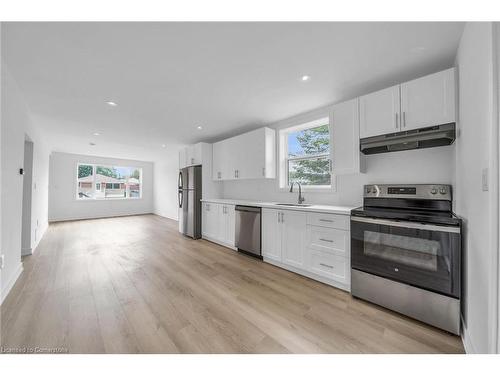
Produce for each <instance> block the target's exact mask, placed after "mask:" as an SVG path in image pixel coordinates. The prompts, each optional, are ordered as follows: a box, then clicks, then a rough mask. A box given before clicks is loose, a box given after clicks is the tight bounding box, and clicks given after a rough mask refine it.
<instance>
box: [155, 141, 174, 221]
mask: <svg viewBox="0 0 500 375" xmlns="http://www.w3.org/2000/svg"><path fill="white" fill-rule="evenodd" d="M178 175H179V150H178V149H173V150H168V151H167V152H166V153H165V155H164V157H162V159H161V160H158V161H155V163H154V212H155V214H157V215H160V216H164V217H168V218H169V219H173V220H177V219H178V204H177V184H178V182H177V181H178Z"/></svg>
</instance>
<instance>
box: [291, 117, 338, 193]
mask: <svg viewBox="0 0 500 375" xmlns="http://www.w3.org/2000/svg"><path fill="white" fill-rule="evenodd" d="M306 126H307V125H306ZM295 129H296V128H295ZM286 142H287V155H286V168H287V174H286V175H287V184H288V185H289V184H290V183H292V182H299V183H300V184H302V185H304V186H330V185H331V172H330V127H329V124H328V119H325V123H324V124H321V125H318V123H317V122H315V123H314V125H311V127H304V128H300V127H299V130H292V131H290V132H287V133H286Z"/></svg>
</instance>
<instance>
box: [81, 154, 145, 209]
mask: <svg viewBox="0 0 500 375" xmlns="http://www.w3.org/2000/svg"><path fill="white" fill-rule="evenodd" d="M141 197H142V168H137V167H112V166H103V165H95V164H84V163H79V164H78V167H77V188H76V198H77V199H81V200H90V199H104V200H108V199H137V198H141Z"/></svg>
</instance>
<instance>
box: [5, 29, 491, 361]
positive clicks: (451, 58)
mask: <svg viewBox="0 0 500 375" xmlns="http://www.w3.org/2000/svg"><path fill="white" fill-rule="evenodd" d="M269 35H273V36H274V37H273V38H268V36H269ZM497 38H500V28H499V26H498V24H497V23H495V22H449V23H447V22H425V23H418V22H401V23H396V22H381V23H377V22H348V23H342V22H326V23H295V22H291V23H273V22H271V23H262V24H260V23H238V22H232V23H223V22H214V23H203V22H194V23H169V22H165V23H161V22H160V23H147V22H139V23H128V22H125V23H116V24H113V23H111V22H102V23H95V24H94V23H54V22H49V23H36V22H33V23H31V22H28V23H19V22H12V23H2V62H5V69H3V70H2V82H5V83H2V94H3V97H5V98H6V99H5V103H3V105H4V106H5V108H7V111H5V113H6V114H5V115H2V182H1V186H2V225H1V227H2V251H5V260H3V258H2V268H1V271H2V273H1V276H0V277H1V280H2V288H1V290H2V295H1V297H2V332H3V335H2V348H7V349H8V350H12V352H14V351H15V350H16V348H20V347H27V348H31V347H48V348H60V349H61V350H63V349H64V350H66V352H68V353H122V354H123V353H129V354H135V353H148V354H149V353H163V354H174V353H177V354H180V353H200V354H201V353H203V354H207V353H219V354H232V353H235V354H236V353H237V354H242V353H254V354H257V353H274V354H277V353H288V354H305V353H328V354H334V353H336V354H340V353H343V354H346V353H358V354H360V353H440V354H448V353H454V354H465V353H467V354H469V353H470V354H472V353H498V290H499V289H498V287H499V285H498V263H499V257H498V230H497V227H498V212H499V210H498V204H499V198H498V186H499V184H498V149H499V147H498V107H499V106H498V95H497V91H498V86H499V82H498V81H499V80H498V76H499V73H498V72H499V70H498V63H497V57H498V55H499V54H500V48H499V47H498V46H497V45H496V42H497V40H498V39H497ZM144 41H147V42H144ZM235 41H238V43H236V42H235ZM130 45H133V46H134V47H133V48H135V53H134V54H133V56H130ZM158 45H163V46H166V47H167V48H164V49H163V48H162V49H159V48H157V46H158ZM19 46H25V47H23V48H20V47H19ZM228 46H231V48H228ZM298 51H300V53H297V52H298ZM262 56H267V58H266V59H263V58H262ZM318 56H324V59H318V58H317V57H318ZM37 59H40V61H42V63H37ZM284 62H287V63H284ZM59 72H65V73H64V74H63V73H59ZM59 74H61V75H59ZM55 77H56V78H57V79H56V78H55ZM89 77H90V78H89ZM124 77H126V78H124ZM49 83H50V84H49ZM71 95H74V98H72V96H71ZM2 100H4V99H2ZM59 103H61V104H62V103H64V105H58V104H59ZM19 124H20V125H19ZM26 142H27V143H29V142H32V143H33V144H34V152H35V153H36V154H35V155H34V156H33V155H31V158H30V157H27V156H26V155H27V152H28V151H29V150H28V149H26V148H23V147H22V146H21V144H23V145H24V144H25V143H26ZM4 150H5V151H4ZM27 150H28V151H27ZM32 152H33V151H32ZM28 156H29V155H28ZM29 160H31V162H29ZM3 176H11V177H10V178H5V177H3ZM28 177H29V178H32V180H33V182H29V183H26V181H28ZM120 183H122V185H124V186H123V187H121V188H120V189H118V187H115V186H114V185H119V184H120ZM125 183H127V184H132V185H130V186H133V192H134V193H133V194H131V191H132V187H128V188H127V189H125ZM104 184H106V189H108V185H110V187H109V189H111V188H113V190H120V191H121V193H120V192H118V193H116V194H103V193H102V191H104V190H103V188H104ZM30 186H31V189H30ZM127 186H128V185H127ZM83 190H84V191H83ZM24 191H27V196H29V202H30V204H31V205H32V207H33V209H31V210H29V212H28V213H26V211H27V210H26V209H24V211H23V204H24V205H25V206H24V208H26V207H27V206H26V202H27V201H28V199H27V198H26V197H24V196H23V192H24ZM4 192H8V194H9V198H7V193H4ZM30 192H31V194H30ZM99 193H100V194H99ZM26 215H28V216H26ZM10 217H16V218H17V217H19V218H20V219H22V220H19V223H18V222H17V221H15V220H8V218H10ZM26 233H28V237H29V238H28V241H27V243H28V245H27V246H26V247H24V246H21V244H20V243H18V242H19V241H18V240H20V239H21V237H22V238H24V235H26ZM18 237H19V238H18ZM18 248H19V249H18ZM4 249H5V250H4ZM3 256H4V254H3V253H2V257H3ZM31 311H39V312H40V316H39V319H34V318H33V316H32V315H31Z"/></svg>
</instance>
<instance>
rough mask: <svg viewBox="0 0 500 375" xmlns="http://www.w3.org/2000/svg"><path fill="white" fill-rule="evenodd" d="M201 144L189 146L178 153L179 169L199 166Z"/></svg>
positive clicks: (200, 161)
mask: <svg viewBox="0 0 500 375" xmlns="http://www.w3.org/2000/svg"><path fill="white" fill-rule="evenodd" d="M202 148H203V143H201V142H200V143H197V144H195V145H190V146H187V147H185V148H183V149H182V150H180V151H179V168H185V167H189V166H191V165H200V164H203V162H202V160H201V159H202Z"/></svg>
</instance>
